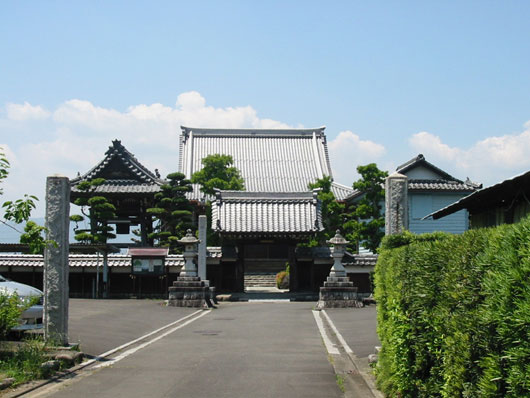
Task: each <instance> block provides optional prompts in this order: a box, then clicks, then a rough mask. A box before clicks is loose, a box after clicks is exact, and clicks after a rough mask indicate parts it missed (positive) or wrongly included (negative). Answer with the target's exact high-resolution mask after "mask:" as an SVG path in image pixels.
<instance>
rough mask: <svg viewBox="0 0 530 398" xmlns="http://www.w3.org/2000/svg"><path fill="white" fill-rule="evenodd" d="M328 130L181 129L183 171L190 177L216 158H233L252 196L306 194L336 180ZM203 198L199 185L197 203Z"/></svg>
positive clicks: (181, 162)
mask: <svg viewBox="0 0 530 398" xmlns="http://www.w3.org/2000/svg"><path fill="white" fill-rule="evenodd" d="M324 129H325V127H320V128H315V129H284V130H257V129H202V128H190V127H182V134H181V136H180V156H179V171H181V172H182V173H184V174H185V175H186V176H187V177H191V175H192V174H193V173H194V172H196V171H198V170H200V169H201V168H202V163H201V161H202V159H203V158H204V157H206V156H208V155H212V154H224V155H230V156H232V158H233V159H234V166H235V167H236V168H237V169H239V171H240V172H241V175H242V177H243V179H244V182H245V190H246V191H250V192H304V191H307V190H308V188H307V186H308V184H309V183H312V182H315V180H316V179H317V178H322V177H323V176H325V175H328V176H332V173H331V167H330V163H329V156H328V148H327V143H326V136H325V134H324ZM202 196H203V195H202V194H201V192H200V191H199V188H198V187H197V186H195V187H194V192H193V194H192V199H199V198H201V197H202Z"/></svg>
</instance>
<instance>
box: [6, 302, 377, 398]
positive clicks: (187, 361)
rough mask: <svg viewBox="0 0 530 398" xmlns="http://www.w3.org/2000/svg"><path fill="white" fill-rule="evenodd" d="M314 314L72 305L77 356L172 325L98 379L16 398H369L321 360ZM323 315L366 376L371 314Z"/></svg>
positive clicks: (111, 360)
mask: <svg viewBox="0 0 530 398" xmlns="http://www.w3.org/2000/svg"><path fill="white" fill-rule="evenodd" d="M314 305H315V303H310V302H309V303H302V302H292V303H289V302H281V303H270V302H268V303H262V302H256V303H253V302H249V303H221V304H220V306H219V308H217V309H215V310H212V311H197V310H196V309H191V308H175V307H165V306H164V305H163V302H161V301H157V300H81V299H74V300H70V322H69V329H70V341H71V342H75V341H79V342H80V344H81V349H82V350H83V351H84V352H86V353H88V354H91V355H94V356H96V355H100V354H102V353H104V352H106V351H108V350H110V349H112V348H115V347H118V346H120V345H122V344H124V343H127V342H130V341H131V340H135V339H137V338H139V337H141V336H143V335H145V334H147V333H149V332H152V331H153V330H156V329H158V328H162V327H163V326H166V325H168V324H171V323H174V324H173V325H172V326H171V327H168V328H166V329H164V330H163V331H161V332H158V333H157V334H155V335H153V336H151V337H149V338H148V339H145V340H142V341H141V342H138V343H136V344H133V345H131V346H129V347H127V348H125V349H122V350H120V351H118V352H116V353H113V354H111V355H109V356H107V357H106V358H107V361H104V362H99V363H96V366H99V367H100V368H99V369H94V367H93V366H92V367H89V368H86V369H84V370H81V371H79V372H77V373H76V375H75V377H73V378H72V379H70V380H66V381H64V382H61V383H52V384H49V385H47V386H44V387H42V388H38V389H37V390H35V391H32V392H30V393H27V394H22V396H25V397H26V396H27V397H30V398H33V397H35V398H37V397H38V398H44V397H57V398H64V397H98V398H99V397H103V398H104V397H113V398H114V397H117V398H119V397H127V398H134V397H155V398H156V397H177V398H178V397H199V398H200V397H208V398H211V397H252V398H253V397H256V398H261V397H271V398H272V397H275V398H276V397H294V398H296V397H304V398H305V397H356V398H357V397H362V398H365V397H368V396H374V395H372V394H371V393H370V391H366V383H365V382H363V381H362V380H358V378H359V376H351V375H349V374H348V373H349V370H350V369H352V367H351V366H352V363H351V362H349V359H348V357H347V356H344V355H341V356H338V357H337V356H336V355H331V354H328V351H327V350H326V348H325V346H324V340H325V338H324V337H323V336H322V335H321V334H320V332H319V330H318V327H317V325H316V322H315V317H314V316H313V311H312V309H313V307H314ZM326 313H327V314H328V315H329V318H331V320H332V321H333V323H334V324H335V326H336V327H337V329H338V330H339V332H340V334H341V335H342V336H343V337H344V339H345V340H346V341H347V344H348V345H349V346H350V347H351V348H352V349H353V351H354V354H355V357H356V358H361V360H359V361H357V360H355V361H357V362H356V365H355V366H357V368H358V369H359V370H360V371H361V372H363V374H365V375H366V374H368V373H369V372H370V370H369V367H368V364H367V359H366V356H367V355H369V354H370V353H372V352H373V348H374V346H375V345H378V343H379V342H378V339H377V335H376V333H375V327H376V312H375V306H370V307H367V308H351V309H328V310H326ZM183 318H185V320H182V319H183ZM177 320H181V321H179V322H176V323H175V321H177ZM325 328H326V329H327V332H328V333H331V332H330V330H329V327H327V326H326V327H325ZM334 343H336V344H338V345H340V344H339V343H338V341H337V340H334ZM328 348H329V347H328ZM129 350H130V352H128V351H129ZM330 361H331V362H330ZM106 365H110V366H106ZM363 368H364V369H363ZM341 369H342V371H344V373H341ZM335 373H337V374H338V375H342V376H336V374H335ZM340 377H343V378H344V377H346V379H345V380H346V381H345V383H343V384H344V385H345V386H346V387H347V388H346V394H343V393H342V392H341V390H340V388H339V386H338V384H337V380H338V378H340ZM363 377H365V376H363ZM355 380H357V381H355ZM351 383H353V385H352V384H351ZM355 383H359V384H355ZM339 384H340V383H339ZM348 386H349V388H350V390H348ZM358 387H359V388H358ZM372 392H373V390H372ZM14 396H20V394H19V395H14Z"/></svg>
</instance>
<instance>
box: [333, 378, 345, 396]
mask: <svg viewBox="0 0 530 398" xmlns="http://www.w3.org/2000/svg"><path fill="white" fill-rule="evenodd" d="M335 380H336V381H337V385H338V386H339V390H340V391H341V392H342V393H344V391H346V389H345V387H344V376H342V375H335Z"/></svg>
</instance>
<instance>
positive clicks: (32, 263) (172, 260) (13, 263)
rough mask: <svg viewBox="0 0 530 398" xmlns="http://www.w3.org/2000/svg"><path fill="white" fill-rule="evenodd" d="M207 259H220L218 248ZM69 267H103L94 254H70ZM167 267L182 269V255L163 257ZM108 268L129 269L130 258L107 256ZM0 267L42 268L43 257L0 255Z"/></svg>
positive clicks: (213, 248)
mask: <svg viewBox="0 0 530 398" xmlns="http://www.w3.org/2000/svg"><path fill="white" fill-rule="evenodd" d="M207 257H208V258H215V259H219V258H221V257H222V253H221V248H220V247H208V248H207ZM68 261H69V264H70V267H96V266H97V264H98V261H99V266H100V267H101V266H102V265H103V256H99V257H98V256H97V255H96V254H70V255H69V256H68ZM165 261H166V265H167V266H169V267H182V266H183V265H184V257H182V254H169V255H168V256H166V257H165ZM108 264H109V267H130V266H131V256H129V255H127V254H109V256H108ZM0 267H44V257H43V256H42V255H39V254H0Z"/></svg>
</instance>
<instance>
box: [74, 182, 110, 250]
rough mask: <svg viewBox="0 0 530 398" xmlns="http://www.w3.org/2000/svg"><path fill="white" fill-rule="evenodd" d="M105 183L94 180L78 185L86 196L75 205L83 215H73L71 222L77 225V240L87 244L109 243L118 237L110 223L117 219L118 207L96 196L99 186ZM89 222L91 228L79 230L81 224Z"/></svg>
mask: <svg viewBox="0 0 530 398" xmlns="http://www.w3.org/2000/svg"><path fill="white" fill-rule="evenodd" d="M104 182H105V179H104V178H94V179H93V180H90V181H82V182H80V183H79V184H78V185H77V188H78V189H79V190H80V191H83V192H85V193H86V196H83V197H80V198H77V199H76V200H75V201H74V204H76V205H78V206H80V207H81V213H82V214H83V215H79V214H76V215H72V216H70V220H71V221H74V222H75V223H76V227H75V228H74V232H75V240H77V241H81V242H85V243H107V241H108V240H109V239H113V238H115V237H116V235H115V234H114V233H113V228H112V227H111V226H110V225H108V221H109V220H112V219H114V218H116V207H115V206H114V205H113V204H112V203H110V202H109V201H108V199H107V198H105V197H104V196H100V195H97V194H96V192H95V191H96V189H97V187H98V186H99V185H101V184H103V183H104ZM85 220H88V222H89V228H85V229H81V228H79V222H81V221H85Z"/></svg>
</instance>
